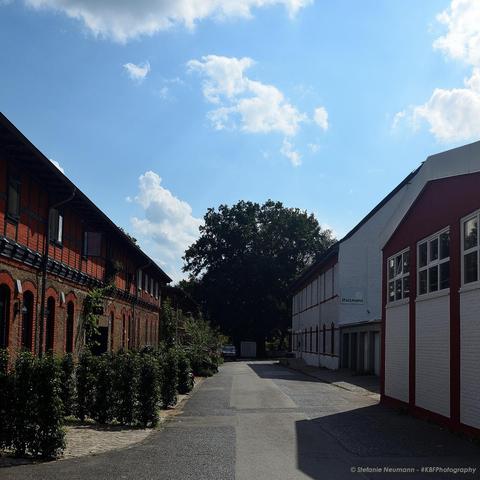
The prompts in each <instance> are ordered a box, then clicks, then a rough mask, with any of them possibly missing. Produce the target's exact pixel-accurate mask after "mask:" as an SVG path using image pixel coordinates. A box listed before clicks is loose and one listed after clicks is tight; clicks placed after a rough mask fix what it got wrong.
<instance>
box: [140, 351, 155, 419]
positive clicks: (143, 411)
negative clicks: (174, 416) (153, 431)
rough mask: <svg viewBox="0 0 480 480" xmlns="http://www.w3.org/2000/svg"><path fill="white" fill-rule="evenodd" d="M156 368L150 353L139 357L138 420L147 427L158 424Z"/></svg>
mask: <svg viewBox="0 0 480 480" xmlns="http://www.w3.org/2000/svg"><path fill="white" fill-rule="evenodd" d="M157 369H158V366H157V362H156V359H155V358H154V356H153V355H152V354H150V353H146V354H143V355H141V357H140V375H139V382H138V419H139V421H140V423H141V424H142V425H143V426H144V427H147V426H148V425H151V426H155V425H156V424H157V423H158V410H157V409H158V404H159V400H160V395H159V384H158V372H157Z"/></svg>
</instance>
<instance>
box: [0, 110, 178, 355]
mask: <svg viewBox="0 0 480 480" xmlns="http://www.w3.org/2000/svg"><path fill="white" fill-rule="evenodd" d="M0 225H1V228H2V231H1V232H0V348H1V347H8V348H9V349H10V350H12V351H13V352H15V351H18V350H20V349H27V350H30V351H32V352H36V353H40V352H43V351H48V350H53V351H54V352H55V353H63V352H74V353H75V352H78V350H79V349H80V348H81V347H82V345H83V343H84V332H83V328H82V315H81V314H82V308H83V302H84V300H85V298H86V296H87V294H88V292H89V291H90V290H91V289H92V288H95V287H102V286H106V285H112V286H113V290H112V294H111V296H109V298H107V299H105V301H104V302H103V303H104V305H103V309H101V310H102V311H101V312H100V322H99V327H100V328H99V338H98V343H99V345H98V347H97V352H98V353H101V352H105V351H109V350H118V349H120V348H140V347H142V346H145V345H156V344H157V343H158V340H159V335H160V305H161V289H162V287H164V286H165V285H167V284H168V283H169V282H170V281H171V279H170V278H169V277H168V275H166V274H165V272H163V271H162V269H161V268H159V267H158V266H157V265H156V264H155V262H154V261H153V260H151V259H150V258H149V257H148V256H147V255H146V254H145V253H144V252H142V250H141V249H140V248H139V247H138V246H137V245H135V243H133V242H132V240H131V239H130V238H129V237H128V235H126V234H125V233H124V232H123V231H122V230H121V229H120V228H118V227H117V226H116V225H115V224H114V223H113V222H112V221H111V220H110V219H109V218H108V217H107V216H106V215H105V214H104V213H103V212H101V211H100V210H99V209H98V208H97V207H96V206H95V205H94V204H93V203H92V201H91V200H89V199H88V198H87V197H86V196H85V195H84V194H83V193H82V192H81V191H80V190H79V189H78V188H77V187H76V186H75V185H74V184H73V183H72V182H71V181H70V180H69V179H68V178H67V177H66V176H65V175H64V174H63V173H62V172H60V170H58V169H57V168H56V167H55V166H54V165H53V164H52V163H51V162H50V161H49V160H48V158H46V157H45V156H44V155H43V154H42V153H41V152H40V151H39V150H38V149H37V148H36V147H35V146H34V145H32V144H31V143H30V142H29V141H28V140H27V139H26V138H25V137H24V136H23V135H22V134H21V133H20V132H19V131H18V130H17V129H16V128H15V126H13V125H12V124H11V123H10V122H9V121H8V119H7V118H6V117H4V116H3V115H1V114H0Z"/></svg>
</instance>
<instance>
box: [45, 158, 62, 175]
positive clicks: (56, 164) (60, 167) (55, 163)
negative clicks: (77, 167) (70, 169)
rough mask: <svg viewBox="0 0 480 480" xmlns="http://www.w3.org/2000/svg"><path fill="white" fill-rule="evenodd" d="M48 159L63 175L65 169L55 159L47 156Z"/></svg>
mask: <svg viewBox="0 0 480 480" xmlns="http://www.w3.org/2000/svg"><path fill="white" fill-rule="evenodd" d="M49 160H50V161H51V162H52V163H53V164H54V165H55V166H56V167H57V168H58V169H59V170H60V171H61V172H62V173H63V174H64V175H65V170H64V169H63V167H62V166H61V165H60V164H59V163H58V162H57V161H56V160H53V159H52V158H49Z"/></svg>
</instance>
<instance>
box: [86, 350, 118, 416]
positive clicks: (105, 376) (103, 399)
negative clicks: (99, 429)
mask: <svg viewBox="0 0 480 480" xmlns="http://www.w3.org/2000/svg"><path fill="white" fill-rule="evenodd" d="M112 360H113V357H112V355H109V354H104V355H102V356H101V357H97V358H96V368H95V373H96V375H95V380H96V382H95V396H94V401H93V409H92V412H91V417H92V418H93V419H95V420H96V421H97V422H99V423H102V424H105V423H108V422H110V421H112V419H113V417H114V414H115V408H114V400H115V397H114V384H113V379H114V375H113V361H112Z"/></svg>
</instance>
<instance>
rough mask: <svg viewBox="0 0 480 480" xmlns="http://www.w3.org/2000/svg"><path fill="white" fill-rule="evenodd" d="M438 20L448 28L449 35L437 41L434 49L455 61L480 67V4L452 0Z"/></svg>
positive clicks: (467, 0)
mask: <svg viewBox="0 0 480 480" xmlns="http://www.w3.org/2000/svg"><path fill="white" fill-rule="evenodd" d="M437 20H438V21H439V22H440V23H442V24H443V25H445V26H446V27H447V33H446V34H445V35H443V36H442V37H440V38H437V39H436V40H435V42H434V44H433V46H434V48H436V49H438V50H441V51H443V52H444V53H445V54H446V55H447V56H449V57H451V58H453V59H457V60H463V61H465V62H467V63H468V64H470V65H474V66H480V2H479V1H478V0H452V2H451V4H450V6H449V8H447V9H446V10H445V11H443V12H442V13H440V14H439V15H438V16H437Z"/></svg>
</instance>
